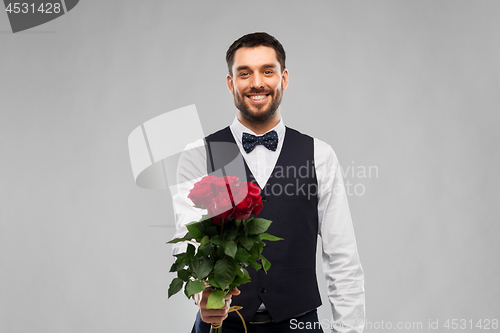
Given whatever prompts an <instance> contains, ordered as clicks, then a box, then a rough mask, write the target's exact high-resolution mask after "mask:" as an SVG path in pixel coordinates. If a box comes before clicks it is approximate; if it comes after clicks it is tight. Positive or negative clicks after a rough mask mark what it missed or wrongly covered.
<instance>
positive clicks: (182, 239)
mask: <svg viewBox="0 0 500 333" xmlns="http://www.w3.org/2000/svg"><path fill="white" fill-rule="evenodd" d="M185 241H186V240H185V239H184V238H174V239H172V240H171V241H168V242H167V244H175V243H179V242H185Z"/></svg>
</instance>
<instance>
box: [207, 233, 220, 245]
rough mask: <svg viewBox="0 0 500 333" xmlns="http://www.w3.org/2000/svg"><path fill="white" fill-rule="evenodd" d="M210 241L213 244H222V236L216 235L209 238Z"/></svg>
mask: <svg viewBox="0 0 500 333" xmlns="http://www.w3.org/2000/svg"><path fill="white" fill-rule="evenodd" d="M210 241H211V242H212V243H213V244H215V245H221V244H222V238H221V237H220V236H219V235H216V236H214V237H212V239H210Z"/></svg>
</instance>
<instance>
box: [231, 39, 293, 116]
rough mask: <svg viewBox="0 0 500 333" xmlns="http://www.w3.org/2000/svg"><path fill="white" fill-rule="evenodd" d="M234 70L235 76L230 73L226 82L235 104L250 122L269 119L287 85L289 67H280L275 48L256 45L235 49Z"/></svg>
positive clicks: (278, 104)
mask: <svg viewBox="0 0 500 333" xmlns="http://www.w3.org/2000/svg"><path fill="white" fill-rule="evenodd" d="M232 72H233V76H232V77H231V76H230V75H228V76H227V86H228V88H229V90H230V91H231V93H232V94H233V96H234V104H235V105H236V108H238V110H240V112H241V113H242V115H243V116H244V117H245V118H246V119H247V120H249V121H251V122H255V123H263V122H265V121H267V120H268V119H270V118H271V117H272V116H273V115H274V113H275V112H276V110H277V109H278V108H279V106H280V104H281V98H282V96H283V90H285V89H286V87H287V85H288V71H287V70H286V69H285V70H283V71H281V68H280V64H279V62H278V59H277V57H276V52H275V51H274V49H273V48H271V47H267V46H257V47H252V48H248V47H242V48H240V49H238V50H236V52H235V54H234V62H233V67H232Z"/></svg>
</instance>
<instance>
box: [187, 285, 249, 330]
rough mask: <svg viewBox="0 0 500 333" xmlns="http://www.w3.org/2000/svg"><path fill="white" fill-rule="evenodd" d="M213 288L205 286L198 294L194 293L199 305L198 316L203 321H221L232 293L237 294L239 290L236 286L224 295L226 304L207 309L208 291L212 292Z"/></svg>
mask: <svg viewBox="0 0 500 333" xmlns="http://www.w3.org/2000/svg"><path fill="white" fill-rule="evenodd" d="M213 290H214V289H213V288H211V287H207V288H205V290H204V291H202V292H201V293H199V294H196V295H195V301H196V304H197V305H198V306H199V307H200V317H201V320H203V321H204V322H205V323H209V324H212V323H221V322H222V321H223V320H224V319H226V318H227V311H228V310H229V307H230V305H231V301H232V300H231V298H232V297H233V295H239V294H240V291H239V289H238V288H233V290H231V292H230V293H229V295H227V296H226V304H225V305H224V306H223V307H222V308H220V309H207V300H208V296H210V293H212V291H213Z"/></svg>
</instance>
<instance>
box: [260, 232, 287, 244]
mask: <svg viewBox="0 0 500 333" xmlns="http://www.w3.org/2000/svg"><path fill="white" fill-rule="evenodd" d="M260 239H262V240H268V241H273V242H274V241H279V240H283V238H279V237H276V236H273V235H270V234H268V233H265V232H264V233H263V234H260Z"/></svg>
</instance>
